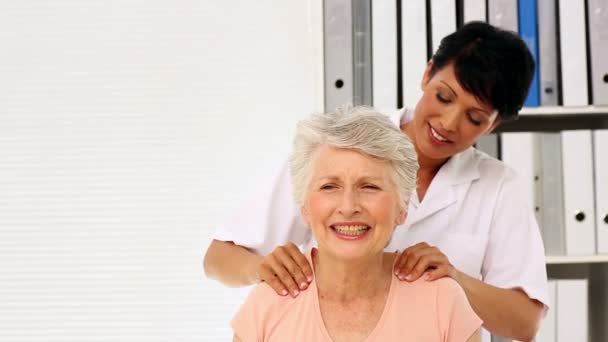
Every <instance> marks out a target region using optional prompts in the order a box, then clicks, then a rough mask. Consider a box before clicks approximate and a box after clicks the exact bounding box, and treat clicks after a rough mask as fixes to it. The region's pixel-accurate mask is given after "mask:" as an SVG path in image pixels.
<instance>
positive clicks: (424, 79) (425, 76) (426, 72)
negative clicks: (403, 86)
mask: <svg viewBox="0 0 608 342" xmlns="http://www.w3.org/2000/svg"><path fill="white" fill-rule="evenodd" d="M431 69H433V60H432V59H431V60H429V62H428V63H427V64H426V68H425V69H424V74H423V75H422V81H421V82H420V88H421V89H422V90H424V87H425V86H426V85H427V84H428V83H429V81H430V80H431Z"/></svg>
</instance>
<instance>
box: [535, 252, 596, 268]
mask: <svg viewBox="0 0 608 342" xmlns="http://www.w3.org/2000/svg"><path fill="white" fill-rule="evenodd" d="M545 262H546V263H547V264H550V265H556V264H592V263H603V262H606V263H608V254H603V255H581V256H570V255H547V256H546V257H545Z"/></svg>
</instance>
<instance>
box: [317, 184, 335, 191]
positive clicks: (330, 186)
mask: <svg viewBox="0 0 608 342" xmlns="http://www.w3.org/2000/svg"><path fill="white" fill-rule="evenodd" d="M336 188H337V186H336V185H335V184H332V183H328V184H323V185H321V187H320V188H319V189H321V190H326V191H327V190H334V189H336Z"/></svg>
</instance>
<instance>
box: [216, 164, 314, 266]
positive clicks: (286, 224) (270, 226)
mask: <svg viewBox="0 0 608 342" xmlns="http://www.w3.org/2000/svg"><path fill="white" fill-rule="evenodd" d="M279 164H280V165H278V167H273V168H269V170H271V171H269V172H268V174H267V175H265V177H263V179H260V180H256V181H255V182H256V186H255V191H253V192H252V193H251V194H249V195H248V196H247V197H246V199H245V200H244V201H243V203H242V204H241V205H240V206H237V208H236V209H235V210H233V211H232V212H231V213H230V215H229V219H228V220H227V221H226V222H225V223H224V224H223V225H222V226H221V227H219V228H218V229H216V231H215V232H214V234H213V236H212V238H213V239H216V240H220V241H232V242H234V243H235V244H237V245H240V246H244V247H247V248H249V249H252V250H254V251H255V252H257V253H258V254H260V255H266V254H268V253H270V252H271V251H272V250H273V249H274V248H275V247H277V246H279V245H283V244H285V243H287V242H293V243H295V244H296V245H303V244H307V243H309V242H310V240H311V236H312V235H311V232H310V229H309V228H308V227H307V225H306V224H305V222H304V221H303V219H302V217H301V214H300V208H299V207H298V206H297V204H296V203H295V200H294V198H293V194H292V190H291V179H290V175H289V169H288V163H287V159H286V158H284V159H283V160H281V162H280V163H279Z"/></svg>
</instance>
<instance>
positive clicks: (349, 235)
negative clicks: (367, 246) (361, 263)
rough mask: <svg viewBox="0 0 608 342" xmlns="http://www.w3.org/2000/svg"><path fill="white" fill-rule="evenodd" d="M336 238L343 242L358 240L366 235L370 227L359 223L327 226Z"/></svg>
mask: <svg viewBox="0 0 608 342" xmlns="http://www.w3.org/2000/svg"><path fill="white" fill-rule="evenodd" d="M329 227H330V228H331V229H332V230H333V231H334V232H335V233H336V236H338V238H340V239H344V240H359V239H362V238H363V237H365V236H366V235H367V233H368V232H369V231H370V229H371V227H370V226H368V225H366V224H361V223H348V224H332V225H331V226H329Z"/></svg>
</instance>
